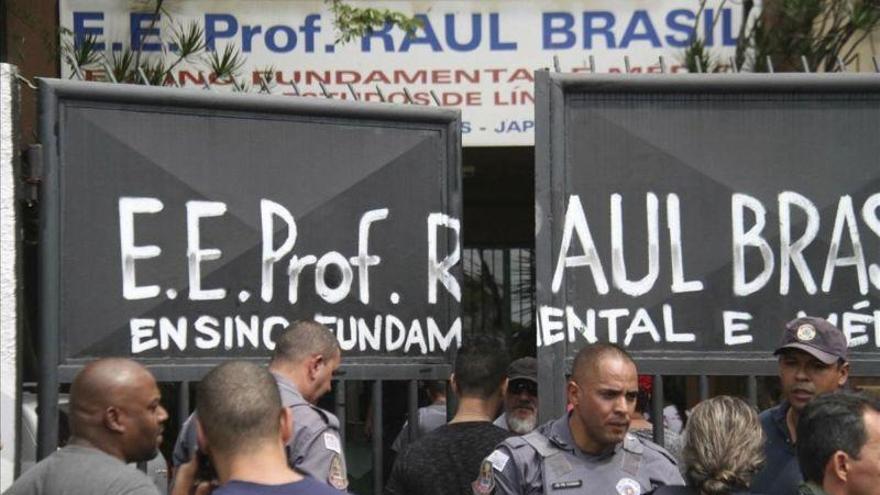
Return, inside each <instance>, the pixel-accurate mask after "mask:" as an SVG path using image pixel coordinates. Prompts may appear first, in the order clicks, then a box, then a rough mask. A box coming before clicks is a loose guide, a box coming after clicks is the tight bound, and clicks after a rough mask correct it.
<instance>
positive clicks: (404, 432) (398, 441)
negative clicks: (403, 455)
mask: <svg viewBox="0 0 880 495" xmlns="http://www.w3.org/2000/svg"><path fill="white" fill-rule="evenodd" d="M445 424H446V402H442V403H438V404H431V405H429V406H425V407H420V408H419V438H421V437H423V436H425V435H426V434H428V433H430V432H432V431H434V430H436V429H437V428H440V427H441V426H443V425H445ZM409 444H410V438H409V421H408V420H407V421H404V422H403V428H401V429H400V433H398V434H397V437H395V438H394V443H392V444H391V450H393V451H395V452H397V453H400V452H403V450H404V449H406V446H407V445H409Z"/></svg>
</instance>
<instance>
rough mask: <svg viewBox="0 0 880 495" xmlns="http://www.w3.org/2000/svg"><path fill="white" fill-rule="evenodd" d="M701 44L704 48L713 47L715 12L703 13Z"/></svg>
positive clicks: (706, 11) (707, 10) (709, 10)
mask: <svg viewBox="0 0 880 495" xmlns="http://www.w3.org/2000/svg"><path fill="white" fill-rule="evenodd" d="M703 26H704V31H705V32H704V34H703V43H704V44H705V45H706V46H715V11H714V10H712V9H706V10H705V11H703Z"/></svg>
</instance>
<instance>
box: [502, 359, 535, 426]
mask: <svg viewBox="0 0 880 495" xmlns="http://www.w3.org/2000/svg"><path fill="white" fill-rule="evenodd" d="M537 425H538V360H536V359H535V358H533V357H524V358H520V359H517V360H516V361H514V362H512V363H510V366H508V367H507V391H506V394H505V395H504V412H503V413H502V414H501V416H498V419H496V420H495V426H497V427H499V428H504V429H505V430H508V431H511V432H513V433H516V434H517V435H525V434H526V433H528V432H530V431H532V430H534V429H535V427H536V426H537Z"/></svg>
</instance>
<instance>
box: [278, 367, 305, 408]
mask: <svg viewBox="0 0 880 495" xmlns="http://www.w3.org/2000/svg"><path fill="white" fill-rule="evenodd" d="M270 373H272V376H273V377H274V378H275V383H277V384H278V391H279V392H281V402H282V405H283V406H284V407H290V406H292V405H294V404H300V403H302V404H305V403H307V401H306V399H305V398H304V397H303V396H302V394H301V393H299V390H297V389H296V385H294V384H293V382H291V381H290V380H288V379H287V378H286V377H285V376H284V375H282V374H281V373H276V372H274V371H270Z"/></svg>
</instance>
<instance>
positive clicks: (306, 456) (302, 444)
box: [172, 373, 348, 490]
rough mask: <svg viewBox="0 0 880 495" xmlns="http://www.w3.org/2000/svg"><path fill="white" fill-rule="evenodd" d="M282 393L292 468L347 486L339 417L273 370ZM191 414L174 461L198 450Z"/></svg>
mask: <svg viewBox="0 0 880 495" xmlns="http://www.w3.org/2000/svg"><path fill="white" fill-rule="evenodd" d="M272 376H273V377H274V378H275V382H276V383H277V384H278V391H279V392H280V394H281V403H282V404H283V405H284V406H285V407H289V408H290V409H291V412H292V413H293V438H292V439H291V441H290V442H289V443H288V445H287V446H286V447H285V448H286V450H287V461H288V463H289V464H290V466H291V467H293V468H295V469H296V470H298V471H300V472H302V473H305V474H307V475H309V476H311V477H313V478H315V479H317V480H319V481H323V482H325V483H328V484H329V485H331V486H333V487H334V488H337V489H339V490H345V489H346V488H347V487H348V475H347V470H346V465H345V456H344V455H343V452H342V442H341V441H340V438H339V420H338V419H337V418H336V416H334V415H333V414H330V413H329V412H327V411H325V410H323V409H321V408H319V407H317V406H315V405H313V404H310V403H309V402H308V401H306V400H305V399H304V398H303V396H302V394H300V393H299V391H298V390H297V389H296V386H294V385H293V383H291V382H290V381H289V380H287V379H286V378H285V377H283V376H281V375H279V374H277V373H272ZM194 417H195V413H194V414H193V415H191V416H190V417H189V418H188V419H187V420H186V422H185V423H184V424H183V426H182V427H181V431H180V434H179V435H178V437H177V442H176V443H175V445H174V452H173V454H172V463H173V464H174V465H175V466H179V465H180V464H183V463H185V462H188V461H189V460H190V459H191V458H192V455H193V452H195V451H196V448H197V447H196V445H197V440H196V428H195V422H194V421H193V418H194Z"/></svg>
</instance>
